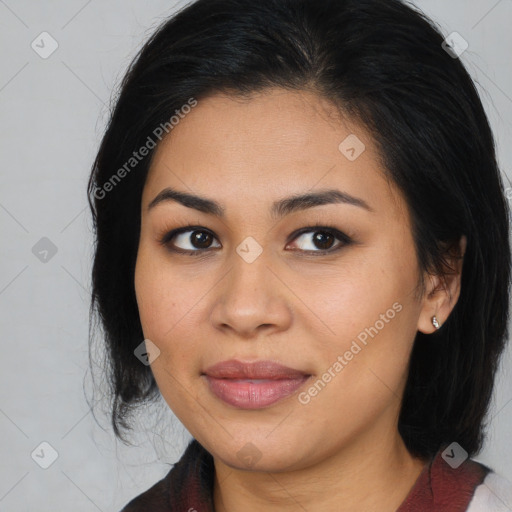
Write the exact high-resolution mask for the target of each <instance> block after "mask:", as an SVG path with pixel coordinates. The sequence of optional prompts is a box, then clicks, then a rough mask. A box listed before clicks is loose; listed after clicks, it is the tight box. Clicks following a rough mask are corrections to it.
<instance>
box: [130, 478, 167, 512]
mask: <svg viewBox="0 0 512 512" xmlns="http://www.w3.org/2000/svg"><path fill="white" fill-rule="evenodd" d="M171 471H172V470H171ZM169 473H170V472H169ZM169 473H168V474H167V475H166V476H165V477H164V478H162V479H161V480H159V481H158V482H157V483H156V484H154V485H153V486H152V487H150V488H149V489H148V490H147V491H144V492H143V493H142V494H139V496H136V497H135V498H133V499H132V500H131V501H130V502H129V503H128V504H127V505H125V506H124V508H123V509H122V510H121V512H142V511H146V510H151V511H152V512H168V510H169V491H168V489H169V486H168V482H167V481H168V478H169Z"/></svg>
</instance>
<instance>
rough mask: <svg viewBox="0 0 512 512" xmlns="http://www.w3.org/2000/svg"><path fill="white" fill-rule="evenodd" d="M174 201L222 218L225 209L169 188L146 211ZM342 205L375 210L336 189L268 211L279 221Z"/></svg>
mask: <svg viewBox="0 0 512 512" xmlns="http://www.w3.org/2000/svg"><path fill="white" fill-rule="evenodd" d="M167 201H174V202H177V203H180V204H182V205H183V206H186V207H187V208H193V209H194V210H198V211H200V212H203V213H207V214H209V215H215V216H217V217H220V218H224V216H225V209H224V207H222V206H221V205H220V204H219V203H217V202H216V201H214V200H212V199H208V198H206V197H201V196H196V195H193V194H189V193H187V192H182V191H179V190H175V189H172V188H170V187H167V188H164V189H163V190H162V191H160V192H159V193H158V195H157V196H156V197H155V198H154V199H153V200H152V201H151V202H150V203H149V204H148V206H147V210H148V211H149V210H151V209H153V208H154V207H155V206H157V205H158V204H161V203H164V202H167ZM335 203H344V204H349V205H353V206H358V207H360V208H364V209H365V210H367V211H369V212H375V210H374V209H373V208H372V207H371V206H370V205H369V204H368V203H366V201H364V200H363V199H361V198H358V197H354V196H352V195H350V194H347V193H346V192H342V191H340V190H336V189H327V190H320V191H318V192H310V193H306V194H300V195H294V196H290V197H286V198H284V199H280V200H278V201H275V202H274V203H273V204H272V208H271V210H270V213H271V217H272V218H273V219H279V218H281V217H284V216H285V215H288V214H290V213H293V212H296V211H299V210H305V209H307V208H312V207H314V206H321V205H325V204H335Z"/></svg>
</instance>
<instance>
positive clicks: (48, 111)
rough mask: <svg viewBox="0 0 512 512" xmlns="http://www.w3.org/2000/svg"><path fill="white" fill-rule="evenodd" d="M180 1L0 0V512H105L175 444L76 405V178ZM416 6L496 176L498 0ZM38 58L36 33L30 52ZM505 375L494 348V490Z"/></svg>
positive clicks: (508, 7)
mask: <svg viewBox="0 0 512 512" xmlns="http://www.w3.org/2000/svg"><path fill="white" fill-rule="evenodd" d="M183 4H184V2H180V4H177V3H176V2H172V1H163V0H150V1H141V0H139V1H136V0H129V1H126V0H124V1H121V0H111V1H109V2H104V1H99V0H90V1H85V0H68V1H66V2H65V1H64V0H61V1H57V0H54V1H50V0H46V1H39V2H36V1H35V0H32V1H29V0H0V40H1V48H2V50H1V57H0V58H1V63H0V70H1V74H0V130H1V131H0V151H1V156H2V158H1V165H2V170H1V172H0V182H1V185H0V226H1V239H2V242H1V246H0V247H1V249H0V254H1V262H2V264H1V271H0V321H1V333H2V342H3V343H2V357H1V359H0V375H1V386H0V432H1V437H0V439H1V445H2V457H1V459H0V511H28V510H30V511H35V510H37V511H40V512H46V511H55V510H71V509H72V510H74V511H76V512H80V511H96V510H102V511H105V512H106V511H119V510H120V508H121V507H122V506H123V505H124V504H126V502H127V501H129V499H131V498H132V497H133V496H135V495H137V494H139V493H140V492H142V491H144V490H145V489H147V488H148V487H150V486H151V485H153V484H154V483H155V482H156V481H157V480H159V479H160V478H162V477H163V476H164V475H165V474H166V473H167V471H168V470H169V467H170V466H169V464H170V463H172V462H175V461H176V460H177V459H178V458H179V456H180V454H181V452H182V450H183V448H184V446H185V443H186V442H187V441H188V439H189V435H188V433H187V432H186V431H185V430H184V429H183V427H182V426H181V425H179V424H177V422H176V421H173V420H172V413H170V412H169V411H166V410H160V412H158V413H155V408H149V409H148V410H147V411H146V410H143V411H141V413H140V418H142V417H148V418H149V419H150V420H151V421H153V420H154V422H155V423H158V425H159V428H158V429H154V428H152V427H150V428H149V429H148V427H147V423H144V424H143V423H140V427H139V430H140V434H138V435H136V436H135V437H134V438H133V440H134V442H135V443H136V446H135V447H131V448H127V447H125V446H124V445H123V444H121V443H120V442H117V441H116V440H115V439H114V437H113V434H112V432H111V429H110V427H109V420H108V417H107V416H105V415H101V414H100V412H97V413H96V415H97V419H98V422H99V423H100V425H102V427H100V426H98V424H97V423H96V422H95V420H94V418H93V415H92V414H91V412H90V409H89V405H88V403H87V401H86V399H85V396H84V389H85V390H86V391H87V389H89V388H90V378H89V377H88V375H89V372H87V368H88V360H87V334H88V305H89V303H88V300H89V292H88V290H89V287H90V281H89V275H90V269H91V259H92V236H91V221H90V216H89V210H88V207H87V203H86V182H87V178H88V174H89V169H90V166H91V164H92V160H93V158H94V155H95V151H96V150H97V148H98V144H99V141H100V139H101V135H102V132H103V129H104V126H105V123H106V120H107V114H108V108H107V107H108V104H109V102H110V98H111V95H112V94H113V92H114V91H115V87H116V85H117V84H118V83H119V80H120V79H121V78H122V76H123V73H124V71H125V69H126V67H127V65H128V64H129V62H130V60H131V58H132V57H133V56H134V54H135V52H136V51H137V50H138V49H139V47H140V45H141V42H142V41H143V40H145V39H146V38H147V37H148V36H149V35H150V34H151V33H152V32H153V30H154V29H155V28H156V26H157V25H158V24H159V23H160V22H161V21H162V20H163V19H164V18H165V17H167V16H168V15H170V14H171V13H172V12H173V11H174V10H175V9H176V6H178V5H180V6H181V5H183ZM416 4H417V5H419V6H420V7H421V8H422V9H423V10H424V11H425V12H426V13H427V14H428V15H430V16H431V17H433V18H434V19H435V20H436V21H437V22H438V23H439V24H440V25H441V27H442V30H443V33H444V34H445V35H448V34H450V33H451V32H453V31H457V32H459V33H460V34H461V35H462V36H463V37H464V38H465V39H466V40H467V41H468V43H469V48H468V50H467V51H466V52H465V53H464V54H463V55H462V57H461V58H462V60H463V62H464V63H465V64H466V65H467V66H468V69H469V71H470V73H471V75H472V76H473V77H474V78H475V79H476V81H477V83H478V88H479V91H480V93H481V95H482V99H483V101H484V104H485V107H486V110H487V112H488V115H489V118H490V120H491V123H492V126H493V129H494V131H495V135H496V139H497V144H498V153H499V159H500V163H501V166H502V169H503V171H504V172H505V173H506V174H507V175H508V176H511V175H512V144H510V140H511V135H512V70H511V50H512V31H511V30H510V24H511V21H512V1H511V0H500V1H495V0H489V1H484V0H479V1H477V0H471V1H468V0H451V1H450V2H446V1H444V0H429V1H426V0H421V1H419V0H418V1H417V2H416ZM44 31H46V32H48V33H49V34H51V36H52V38H54V39H55V40H56V41H57V43H58V48H57V50H56V51H55V52H54V53H53V54H52V55H50V56H49V57H48V58H46V59H43V58H41V57H40V56H39V54H38V53H36V51H34V49H33V48H32V47H31V43H32V41H34V40H36V43H37V42H38V41H39V45H40V46H42V43H40V40H41V38H39V37H38V36H39V35H40V34H41V33H42V32H44ZM49 48H50V40H49V39H45V45H44V51H47V50H48V49H49ZM39 51H43V48H40V49H39ZM43 237H46V238H48V239H49V240H50V241H51V243H52V244H53V246H54V248H55V249H56V250H57V252H56V253H55V254H52V252H51V248H50V249H49V250H50V252H49V253H48V254H47V255H46V260H47V261H41V259H40V258H41V257H44V254H43V253H41V254H40V255H39V257H37V250H36V249H39V250H43V249H44V248H46V249H48V247H49V242H48V241H47V240H43V241H40V240H41V239H42V238H43ZM36 244H42V245H41V247H40V246H39V245H36ZM34 246H35V247H36V249H33V248H34ZM53 246H52V247H53ZM41 248H42V249H41ZM34 252H35V253H36V254H34ZM511 368H512V355H511V351H510V349H509V350H508V351H507V353H506V354H505V357H504V360H503V367H502V368H501V371H500V374H499V379H498V385H497V389H496V393H495V397H494V403H493V407H492V412H491V415H490V426H489V436H488V440H487V443H486V445H485V449H484V450H483V451H482V453H481V454H480V456H478V457H477V460H480V461H482V462H484V463H486V464H487V465H489V466H491V467H492V468H494V469H495V470H496V471H497V472H499V473H501V474H502V475H503V476H505V477H506V478H507V479H508V480H512V443H510V442H509V433H510V431H511V425H512V403H511V402H512V378H511V375H510V371H511ZM87 393H88V394H90V393H89V392H87ZM100 403H101V402H100ZM144 428H146V433H145V432H144ZM148 431H149V432H155V434H153V433H148ZM43 441H46V442H47V443H49V444H50V445H51V446H52V447H53V449H54V450H55V451H56V452H57V453H58V457H57V459H56V460H55V462H53V464H51V465H50V466H49V467H48V468H47V469H42V468H41V467H40V466H39V465H38V464H36V462H35V460H37V461H38V462H39V463H43V464H44V463H45V462H46V463H49V462H51V459H50V457H51V454H52V451H51V449H47V448H45V447H44V446H43V447H42V450H43V451H41V447H39V445H40V443H41V442H43ZM38 447H39V448H38ZM35 449H36V452H35V455H34V458H32V457H31V453H33V451H34V450H35ZM509 506H510V504H509Z"/></svg>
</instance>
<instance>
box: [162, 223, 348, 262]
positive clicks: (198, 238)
mask: <svg viewBox="0 0 512 512" xmlns="http://www.w3.org/2000/svg"><path fill="white" fill-rule="evenodd" d="M214 240H217V238H216V237H215V236H214V235H213V233H212V232H211V231H209V230H208V229H206V228H203V227H202V226H185V227H182V228H178V229H173V230H172V231H169V232H168V233H166V234H165V235H164V236H163V237H162V238H161V239H160V240H159V242H160V244H161V245H163V246H165V247H167V249H168V250H170V251H172V252H175V253H178V254H187V255H190V256H200V255H204V254H205V253H206V252H210V250H211V249H212V248H219V247H221V245H220V244H219V243H218V241H217V245H215V246H212V245H211V244H212V242H213V241H214ZM289 240H290V241H293V240H298V241H299V243H297V242H295V245H298V247H297V248H292V249H291V250H292V251H303V252H306V253H317V254H328V253H333V252H335V251H337V250H339V249H341V248H342V247H344V246H347V245H349V244H351V243H352V242H353V240H352V239H351V238H350V237H349V236H348V235H346V234H345V233H343V232H342V231H339V230H338V229H336V228H333V227H330V226H321V225H317V224H315V225H313V226H307V227H304V228H301V229H300V230H298V231H296V232H294V233H293V234H292V235H291V236H290V238H289ZM336 240H337V241H338V244H337V245H335V241H336ZM171 242H172V243H171ZM288 245H289V243H288V244H287V246H288ZM333 246H334V248H333Z"/></svg>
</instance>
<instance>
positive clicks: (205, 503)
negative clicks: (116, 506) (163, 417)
mask: <svg viewBox="0 0 512 512" xmlns="http://www.w3.org/2000/svg"><path fill="white" fill-rule="evenodd" d="M213 474H214V465H213V458H212V456H211V455H210V454H209V453H208V452H207V451H206V450H205V449H204V448H203V447H202V446H201V445H200V444H199V443H198V442H197V441H196V440H195V439H193V440H192V441H191V442H190V444H189V445H188V447H187V448H186V450H185V452H184V453H183V455H182V457H181V458H180V460H179V461H178V462H176V463H175V464H174V465H173V467H172V468H171V470H170V471H169V472H168V473H167V475H166V476H165V477H164V478H162V479H161V480H160V481H158V482H157V483H156V484H155V485H153V487H150V488H149V489H148V490H147V491H145V492H143V493H142V494H140V495H139V496H137V497H135V498H134V499H133V500H132V501H130V502H129V503H128V504H127V505H126V506H125V507H124V508H123V509H122V510H121V512H149V511H151V512H171V510H179V511H182V510H183V511H187V510H204V511H212V510H213V504H212V487H213Z"/></svg>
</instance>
